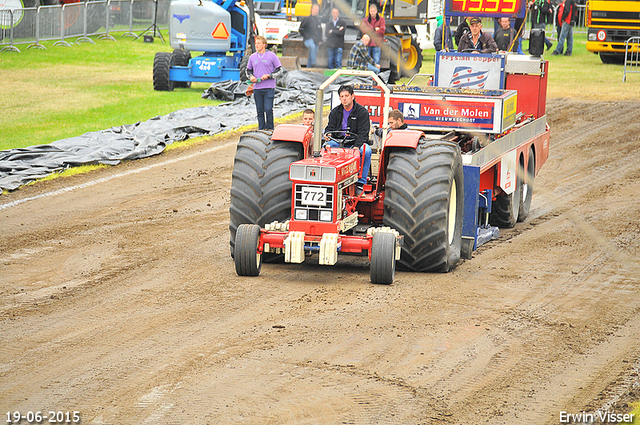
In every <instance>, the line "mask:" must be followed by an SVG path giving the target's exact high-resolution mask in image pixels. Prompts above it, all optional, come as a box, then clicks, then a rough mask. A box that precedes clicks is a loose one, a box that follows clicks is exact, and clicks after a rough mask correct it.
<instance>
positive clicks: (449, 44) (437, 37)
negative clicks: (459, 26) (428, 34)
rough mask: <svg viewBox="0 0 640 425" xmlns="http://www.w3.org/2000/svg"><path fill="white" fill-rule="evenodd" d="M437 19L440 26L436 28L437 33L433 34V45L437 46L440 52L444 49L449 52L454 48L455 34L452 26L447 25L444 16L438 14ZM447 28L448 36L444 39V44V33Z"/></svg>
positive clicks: (437, 50)
mask: <svg viewBox="0 0 640 425" xmlns="http://www.w3.org/2000/svg"><path fill="white" fill-rule="evenodd" d="M436 20H437V21H438V26H437V28H436V32H435V34H434V35H433V46H434V47H435V48H436V52H439V51H440V50H444V51H447V52H448V51H450V50H453V36H452V34H451V28H449V25H445V23H444V22H443V19H442V16H438V17H437V18H436ZM445 28H446V34H447V37H446V39H445V40H444V45H443V44H442V33H443V32H445Z"/></svg>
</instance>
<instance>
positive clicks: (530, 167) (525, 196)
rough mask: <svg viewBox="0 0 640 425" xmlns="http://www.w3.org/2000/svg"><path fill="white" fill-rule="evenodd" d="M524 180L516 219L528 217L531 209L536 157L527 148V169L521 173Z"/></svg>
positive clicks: (523, 219) (531, 150)
mask: <svg viewBox="0 0 640 425" xmlns="http://www.w3.org/2000/svg"><path fill="white" fill-rule="evenodd" d="M522 174H523V175H524V176H525V181H524V182H523V184H522V193H521V195H520V208H518V221H525V220H526V219H527V217H529V211H530V210H531V199H532V198H533V183H534V181H535V178H536V157H535V155H534V153H533V149H529V160H528V161H527V171H526V172H523V173H522Z"/></svg>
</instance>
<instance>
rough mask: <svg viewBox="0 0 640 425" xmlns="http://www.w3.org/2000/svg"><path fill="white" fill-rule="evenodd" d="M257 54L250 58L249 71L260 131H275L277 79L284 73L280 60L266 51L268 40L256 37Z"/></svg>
mask: <svg viewBox="0 0 640 425" xmlns="http://www.w3.org/2000/svg"><path fill="white" fill-rule="evenodd" d="M255 40H256V52H255V53H254V54H252V55H251V56H250V57H249V62H248V63H247V71H248V72H249V73H250V74H251V76H250V77H249V80H251V82H252V83H253V98H254V100H255V102H256V112H257V113H258V130H273V128H274V125H273V98H274V97H275V95H276V77H278V76H280V74H282V72H283V71H284V70H283V69H282V64H281V63H280V59H278V57H277V56H276V54H275V53H273V52H272V51H268V52H267V51H266V49H267V39H266V38H264V37H262V36H260V35H259V36H257V37H256V39H255Z"/></svg>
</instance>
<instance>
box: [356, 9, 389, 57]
mask: <svg viewBox="0 0 640 425" xmlns="http://www.w3.org/2000/svg"><path fill="white" fill-rule="evenodd" d="M360 30H361V31H362V34H366V35H368V36H369V39H370V43H369V44H368V47H369V55H370V56H371V57H372V58H373V61H374V62H375V64H376V65H379V64H380V45H381V44H382V43H383V41H384V31H385V23H384V17H383V16H381V15H379V14H378V5H377V4H376V3H369V15H367V17H366V18H365V19H364V20H363V21H362V24H360Z"/></svg>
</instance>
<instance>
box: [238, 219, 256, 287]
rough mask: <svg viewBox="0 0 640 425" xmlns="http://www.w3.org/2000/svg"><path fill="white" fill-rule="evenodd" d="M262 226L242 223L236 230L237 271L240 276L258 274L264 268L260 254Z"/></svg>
mask: <svg viewBox="0 0 640 425" xmlns="http://www.w3.org/2000/svg"><path fill="white" fill-rule="evenodd" d="M259 243H260V226H258V225H257V224H241V225H240V226H239V227H238V231H237V232H236V247H237V249H236V256H235V258H234V260H235V263H236V273H237V274H238V276H258V275H259V274H260V269H261V268H262V255H261V254H258V244H259Z"/></svg>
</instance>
